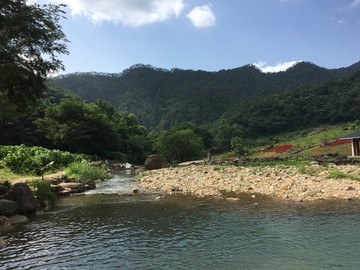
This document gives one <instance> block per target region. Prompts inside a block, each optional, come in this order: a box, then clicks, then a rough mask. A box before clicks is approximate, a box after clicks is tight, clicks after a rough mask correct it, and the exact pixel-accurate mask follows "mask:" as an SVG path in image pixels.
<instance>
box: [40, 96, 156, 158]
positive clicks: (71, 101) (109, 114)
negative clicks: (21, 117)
mask: <svg viewBox="0 0 360 270" xmlns="http://www.w3.org/2000/svg"><path fill="white" fill-rule="evenodd" d="M36 124H37V125H38V129H39V131H40V132H42V133H43V134H44V135H45V136H46V137H47V138H48V139H49V140H51V141H52V142H53V143H54V145H56V146H58V147H60V148H62V149H65V150H68V151H72V152H79V153H85V154H90V155H98V156H100V157H105V158H106V157H117V158H119V157H121V158H125V159H127V160H129V161H138V162H139V161H141V160H142V161H143V160H144V158H145V157H144V155H145V153H146V149H147V148H149V144H148V140H147V130H146V129H145V128H144V127H142V126H140V125H139V124H138V122H137V118H136V117H135V115H133V114H127V113H116V112H115V110H114V109H113V108H112V106H111V105H110V104H109V103H107V102H104V101H98V102H96V103H86V102H83V101H81V100H79V99H75V98H68V99H63V100H61V101H60V103H59V104H52V105H49V106H48V107H46V109H45V115H44V117H43V118H40V119H38V120H37V121H36Z"/></svg>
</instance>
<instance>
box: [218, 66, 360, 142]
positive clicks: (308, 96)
mask: <svg viewBox="0 0 360 270" xmlns="http://www.w3.org/2000/svg"><path fill="white" fill-rule="evenodd" d="M359 102H360V73H357V74H355V75H354V76H352V77H350V78H346V79H341V80H337V81H334V82H329V83H327V84H325V85H321V86H312V87H306V88H303V89H297V90H296V91H291V92H288V93H284V94H281V95H276V96H271V97H267V98H259V99H258V100H250V101H248V102H246V103H240V104H238V106H237V108H236V110H234V111H233V112H232V113H228V114H227V115H225V116H224V119H226V120H227V121H229V122H230V123H232V124H238V125H240V126H242V127H243V128H244V131H245V134H246V136H259V135H271V134H276V133H279V132H283V131H286V130H296V129H300V128H304V127H311V126H317V125H321V124H325V123H329V124H331V123H339V122H346V121H353V120H356V119H360V111H359V110H358V104H359Z"/></svg>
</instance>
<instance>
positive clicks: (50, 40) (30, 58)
mask: <svg viewBox="0 0 360 270" xmlns="http://www.w3.org/2000/svg"><path fill="white" fill-rule="evenodd" d="M62 7H63V6H62V5H59V6H58V5H52V4H49V5H42V6H40V5H37V4H27V1H25V0H2V1H1V3H0V37H1V38H0V74H1V76H0V100H1V101H0V105H5V106H0V125H2V124H3V123H5V122H6V121H9V120H13V118H14V117H13V116H14V115H15V112H19V111H23V110H24V108H26V107H27V106H28V105H29V104H31V103H32V102H34V101H35V100H37V99H38V98H39V97H40V95H41V94H42V92H43V91H44V89H45V87H44V86H45V85H44V82H45V79H46V76H47V75H49V74H51V73H52V72H56V71H59V70H61V69H63V65H62V63H61V61H60V60H59V59H58V58H57V55H59V54H67V53H68V51H67V47H66V43H67V40H66V37H65V34H64V33H63V32H62V28H61V26H60V24H59V23H58V22H59V20H60V18H61V17H62V16H63V14H64V12H63V11H62Z"/></svg>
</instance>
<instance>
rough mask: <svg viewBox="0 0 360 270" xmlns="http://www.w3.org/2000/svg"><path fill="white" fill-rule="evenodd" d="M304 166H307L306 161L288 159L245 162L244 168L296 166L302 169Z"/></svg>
mask: <svg viewBox="0 0 360 270" xmlns="http://www.w3.org/2000/svg"><path fill="white" fill-rule="evenodd" d="M305 164H309V160H306V159H289V160H271V161H250V162H246V164H245V166H249V167H258V166H296V167H299V168H302V167H303V166H305Z"/></svg>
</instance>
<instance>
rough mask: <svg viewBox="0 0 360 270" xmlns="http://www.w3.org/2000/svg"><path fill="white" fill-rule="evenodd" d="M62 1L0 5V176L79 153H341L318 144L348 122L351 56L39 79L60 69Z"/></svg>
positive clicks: (55, 164)
mask: <svg viewBox="0 0 360 270" xmlns="http://www.w3.org/2000/svg"><path fill="white" fill-rule="evenodd" d="M63 8H64V6H63V5H51V4H49V5H41V6H40V5H37V4H27V2H26V1H25V0H16V1H15V0H4V1H2V2H1V4H0V14H1V15H2V16H1V17H0V36H1V39H0V74H1V76H0V145H4V146H1V147H0V160H1V161H0V170H2V172H3V173H4V174H6V175H7V176H6V177H9V178H8V179H11V178H12V177H14V175H13V173H17V174H24V173H25V174H42V173H43V172H44V170H47V169H57V168H60V167H61V166H67V165H68V164H70V163H71V162H78V161H79V160H80V159H81V158H82V156H81V154H86V155H89V156H91V157H94V158H110V159H119V160H121V161H122V162H126V161H128V162H132V163H139V164H141V163H143V162H144V160H145V158H146V157H147V156H148V155H149V154H152V153H161V154H163V155H164V156H166V157H167V159H168V160H169V162H170V163H174V162H181V161H186V160H190V159H198V158H203V157H204V156H205V153H207V152H209V153H211V154H219V153H224V152H229V151H232V152H231V155H233V157H237V156H250V157H261V158H263V157H264V158H266V157H284V158H286V157H291V158H292V157H297V156H305V157H306V156H311V155H316V154H327V153H338V154H339V155H346V154H347V153H348V151H349V148H346V147H345V145H340V144H336V146H334V145H332V146H331V147H330V146H329V145H328V144H327V142H330V141H331V140H335V139H338V138H339V137H340V136H342V135H343V134H344V133H347V132H348V131H350V130H353V129H355V128H360V123H359V120H360V110H358V106H357V105H358V104H359V103H360V95H359V93H360V62H359V63H356V64H354V65H352V66H350V67H348V68H342V69H334V70H329V69H325V68H321V67H318V66H316V65H314V64H312V63H307V62H303V63H299V64H297V65H295V66H294V67H292V68H290V69H288V70H287V71H286V72H279V73H270V74H269V73H262V72H261V71H260V70H259V69H257V68H256V67H254V66H252V65H248V66H244V67H240V68H236V69H231V70H220V71H218V72H206V71H200V70H198V71H194V70H180V69H172V70H164V69H157V68H154V67H151V66H145V65H135V66H133V67H131V68H129V69H127V70H125V71H123V72H122V73H121V74H100V73H77V74H70V75H62V76H59V77H57V78H54V79H50V80H47V79H46V78H47V77H48V75H49V74H50V73H52V72H56V71H59V70H61V69H62V68H63V65H62V63H61V61H59V59H58V58H57V56H58V55H61V54H67V53H68V52H67V42H68V41H67V39H66V36H65V34H64V33H63V32H62V29H61V27H60V25H59V23H58V22H59V20H60V19H61V18H62V16H63V15H64V12H63V10H62V9H63ZM61 87H64V88H66V89H68V90H65V89H62V88H61ZM69 91H72V92H69ZM77 95H78V96H77ZM344 122H351V125H348V126H347V127H344V126H342V127H341V126H339V124H340V123H344ZM330 125H333V126H330ZM336 125H338V126H337V127H336ZM319 126H324V127H325V129H324V130H322V129H319V130H318V131H316V132H314V131H312V130H311V129H314V128H315V127H319ZM145 127H147V128H145ZM300 130H301V131H300ZM289 132H291V133H289ZM320 144H323V145H322V146H321V147H320V146H319V145H320ZM10 145H18V146H10ZM25 145H26V146H34V147H32V148H27V147H26V146H25ZM274 146H276V147H277V148H276V149H275V150H273V151H271V150H270V149H273V148H274ZM47 149H59V150H62V151H65V152H60V151H59V150H47ZM267 150H269V151H267ZM70 152H71V153H78V154H79V155H72V154H70ZM77 166H79V167H80V165H79V164H78V165H77ZM81 166H85V165H81ZM9 170H11V171H9ZM91 177H92V176H91ZM94 177H95V176H94ZM81 181H85V180H81Z"/></svg>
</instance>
